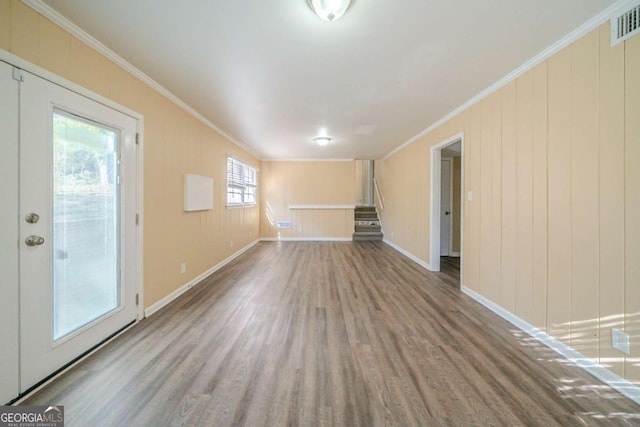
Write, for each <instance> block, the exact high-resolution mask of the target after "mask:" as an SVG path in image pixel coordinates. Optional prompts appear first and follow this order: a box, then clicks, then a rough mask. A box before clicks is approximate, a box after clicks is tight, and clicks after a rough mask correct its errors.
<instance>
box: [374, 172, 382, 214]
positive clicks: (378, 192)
mask: <svg viewBox="0 0 640 427" xmlns="http://www.w3.org/2000/svg"><path fill="white" fill-rule="evenodd" d="M373 186H374V187H375V189H376V194H377V195H378V200H379V201H380V210H384V201H383V200H382V195H381V194H380V187H378V180H377V179H375V178H373Z"/></svg>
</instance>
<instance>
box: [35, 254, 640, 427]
mask: <svg viewBox="0 0 640 427" xmlns="http://www.w3.org/2000/svg"><path fill="white" fill-rule="evenodd" d="M23 404H29V405H31V404H41V405H46V404H63V405H65V413H66V415H67V426H165V425H172V426H175V425H193V426H227V425H247V426H263V425H264V426H283V425H292V426H298V425H300V426H306V425H323V426H324V425H327V426H330V425H336V426H379V425H398V426H417V425H421V426H445V425H446V426H475V425H477V426H489V425H494V426H498V425H507V426H520V425H523V426H524V425H526V426H573V425H580V426H582V425H603V424H604V425H636V426H637V425H639V424H640V407H639V406H638V405H636V404H634V403H633V402H632V401H630V400H628V399H626V398H624V397H623V396H621V395H620V394H618V393H617V392H615V391H613V390H612V389H610V388H609V387H607V386H605V385H603V384H602V383H600V382H599V381H598V380H596V379H595V378H593V377H591V376H590V375H588V374H586V373H585V372H584V371H582V370H581V369H579V368H577V367H576V366H573V365H572V364H571V363H569V362H568V361H567V360H565V359H562V358H561V357H560V356H558V355H557V354H556V353H555V352H553V351H552V350H550V349H548V348H547V347H545V346H543V345H542V344H540V343H539V342H537V341H536V340H533V339H531V338H529V337H528V336H526V335H525V334H523V333H522V332H521V331H519V330H518V329H517V328H515V327H514V326H512V325H510V324H509V323H507V322H505V321H503V320H502V319H500V318H498V317H497V316H496V315H495V314H493V313H491V312H489V311H488V310H486V309H485V308H483V307H482V306H480V305H479V304H477V303H476V302H475V301H473V300H472V299H470V298H469V297H467V296H466V295H464V294H462V293H461V292H460V291H459V290H458V289H455V288H454V287H452V286H451V283H448V282H447V278H446V275H443V274H442V273H438V274H432V273H429V272H427V271H426V270H424V269H422V268H421V267H419V266H418V265H416V264H414V263H413V262H412V261H410V260H409V259H407V258H405V257H403V256H402V255H400V254H399V253H398V252H396V251H394V250H393V249H391V248H390V247H388V246H386V245H385V244H383V243H378V242H361V243H260V244H259V245H257V246H256V247H255V248H253V249H251V250H250V251H249V252H247V253H246V254H245V255H243V256H242V257H240V258H238V259H237V260H235V261H234V262H233V263H231V264H230V265H228V266H227V267H225V268H223V269H222V270H220V271H218V272H217V273H216V274H214V275H213V276H211V277H210V278H208V279H207V280H206V281H205V283H203V284H201V285H199V286H197V287H195V288H193V289H192V290H190V291H189V292H188V293H186V294H185V295H183V296H182V297H181V298H179V299H178V300H177V301H175V303H173V304H171V305H170V306H168V307H166V308H165V309H164V310H162V311H161V312H159V313H157V314H156V315H154V316H152V317H151V318H149V319H145V320H143V321H142V322H140V324H139V325H137V326H134V327H133V328H132V329H130V330H129V331H127V332H126V333H125V334H123V335H122V336H120V337H118V338H117V339H116V340H114V341H113V342H111V343H110V344H108V345H107V346H106V347H105V348H104V349H102V350H101V351H99V352H97V353H96V354H94V355H93V356H92V357H90V358H88V359H87V360H86V361H84V362H83V363H82V364H80V365H79V366H77V367H75V368H73V369H72V370H71V371H69V372H68V373H67V374H65V375H63V376H62V377H60V378H59V379H58V380H56V381H55V382H54V383H52V384H50V385H49V386H47V387H46V388H45V389H43V390H41V391H40V392H38V393H37V394H36V395H34V396H33V397H32V398H30V399H29V400H28V401H26V402H24V403H23Z"/></svg>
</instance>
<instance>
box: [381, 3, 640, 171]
mask: <svg viewBox="0 0 640 427" xmlns="http://www.w3.org/2000/svg"><path fill="white" fill-rule="evenodd" d="M635 1H637V0H618V1H617V2H615V3H614V4H612V5H611V6H609V7H608V8H606V9H605V10H603V11H602V12H600V13H599V14H597V15H596V16H594V17H593V18H591V19H589V20H588V21H587V22H585V23H584V24H582V25H581V26H579V27H578V28H576V29H575V30H573V31H571V32H570V33H569V34H567V35H566V36H564V37H563V38H561V39H560V40H558V41H557V42H555V43H554V44H552V45H551V46H549V47H548V48H546V49H544V50H543V51H541V52H540V53H538V54H537V55H536V56H534V57H533V58H531V59H529V60H528V61H527V62H525V63H524V64H522V65H520V66H519V67H518V68H516V69H515V70H513V71H512V72H511V73H509V74H507V75H506V76H504V77H503V78H501V79H500V80H498V81H497V82H495V83H494V84H492V85H491V86H489V87H488V88H486V89H484V90H483V91H481V92H480V93H478V94H477V95H475V96H474V97H473V98H471V99H469V100H468V101H467V102H465V103H464V104H462V105H460V106H459V107H458V108H456V109H455V110H453V111H451V112H450V113H449V114H447V115H446V116H444V117H442V118H441V119H440V120H438V121H437V122H435V123H433V124H432V125H431V126H429V127H427V128H426V129H424V130H423V131H422V132H420V133H418V134H417V135H415V136H413V137H412V138H410V139H409V140H408V141H406V142H404V143H403V144H401V145H399V146H398V147H396V148H394V149H393V150H391V151H390V152H389V154H387V155H386V156H384V157H383V159H382V160H387V159H388V158H389V157H391V156H393V155H394V154H396V153H397V152H398V151H400V150H402V149H403V148H405V147H407V146H409V145H411V144H413V143H414V142H416V141H417V140H419V139H420V138H422V137H423V136H425V135H426V134H428V133H429V132H431V131H433V130H434V129H436V128H438V127H439V126H441V125H443V124H444V123H446V122H448V121H449V120H451V119H452V118H454V117H455V116H457V115H458V114H460V113H462V112H463V111H465V110H467V109H468V108H469V107H471V106H473V105H475V104H477V103H478V102H480V101H482V100H483V99H484V98H486V97H487V96H489V95H491V94H492V93H494V92H495V91H497V90H498V89H500V88H502V87H504V86H506V85H507V84H509V83H511V82H512V81H514V80H515V79H517V78H518V77H520V76H521V75H523V74H524V73H526V72H527V71H529V70H531V69H532V68H533V67H535V66H536V65H538V64H540V63H541V62H543V61H545V60H547V59H549V58H550V57H551V56H553V55H554V54H556V53H558V52H559V51H560V50H562V49H564V48H565V47H567V46H569V45H570V44H571V43H573V42H575V41H577V40H578V39H580V38H581V37H584V36H585V35H587V34H588V33H590V32H591V31H593V30H595V29H596V28H598V27H599V26H600V25H602V24H604V23H605V22H606V21H608V20H610V19H611V17H612V16H613V15H614V14H615V13H616V12H617V11H619V10H620V9H621V8H624V7H625V5H627V4H633V3H634V2H635Z"/></svg>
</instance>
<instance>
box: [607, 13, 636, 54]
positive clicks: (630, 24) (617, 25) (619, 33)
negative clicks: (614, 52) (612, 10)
mask: <svg viewBox="0 0 640 427" xmlns="http://www.w3.org/2000/svg"><path fill="white" fill-rule="evenodd" d="M638 33H640V4H637V5H636V6H634V7H632V8H631V9H627V11H626V12H624V13H622V14H619V15H617V16H614V17H613V18H611V46H615V45H617V44H618V43H620V42H623V41H625V40H626V39H628V38H629V37H632V36H634V35H636V34H638Z"/></svg>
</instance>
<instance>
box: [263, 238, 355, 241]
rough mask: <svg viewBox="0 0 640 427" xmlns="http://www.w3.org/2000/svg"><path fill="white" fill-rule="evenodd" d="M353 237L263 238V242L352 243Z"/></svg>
mask: <svg viewBox="0 0 640 427" xmlns="http://www.w3.org/2000/svg"><path fill="white" fill-rule="evenodd" d="M352 240H353V239H352V238H351V237H263V238H261V239H260V241H261V242H351V241H352Z"/></svg>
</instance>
